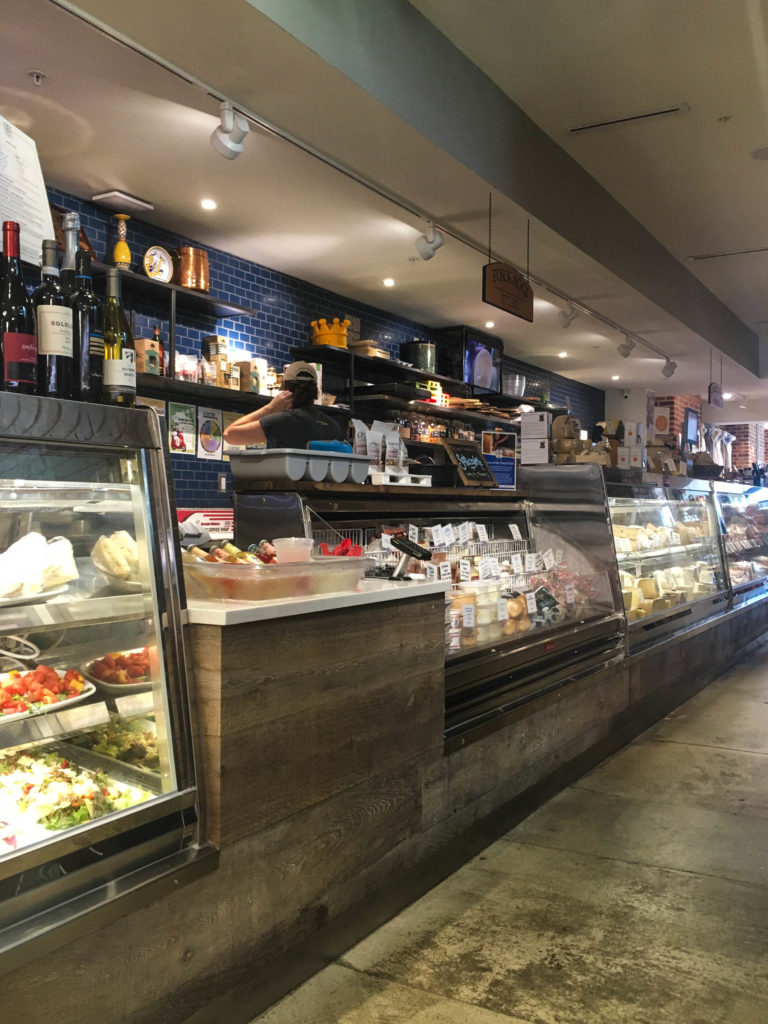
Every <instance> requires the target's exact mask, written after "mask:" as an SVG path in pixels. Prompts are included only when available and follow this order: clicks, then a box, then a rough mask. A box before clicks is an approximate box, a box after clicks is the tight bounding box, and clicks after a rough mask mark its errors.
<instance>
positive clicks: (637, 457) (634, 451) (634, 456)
mask: <svg viewBox="0 0 768 1024" xmlns="http://www.w3.org/2000/svg"><path fill="white" fill-rule="evenodd" d="M629 464H630V466H631V467H632V468H633V469H645V448H640V447H638V446H636V447H633V448H630V449H629Z"/></svg>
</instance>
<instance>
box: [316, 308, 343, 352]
mask: <svg viewBox="0 0 768 1024" xmlns="http://www.w3.org/2000/svg"><path fill="white" fill-rule="evenodd" d="M350 323H351V321H349V320H339V318H338V317H337V316H335V317H334V318H333V321H332V323H330V324H329V323H328V321H327V320H326V319H322V320H312V321H311V324H312V344H313V345H333V346H335V347H336V348H346V347H347V328H348V327H349V325H350Z"/></svg>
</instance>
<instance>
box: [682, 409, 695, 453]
mask: <svg viewBox="0 0 768 1024" xmlns="http://www.w3.org/2000/svg"><path fill="white" fill-rule="evenodd" d="M681 440H682V445H683V448H695V447H696V446H697V445H698V443H699V414H698V413H697V412H696V410H695V409H686V410H685V413H684V415H683V436H682V438H681Z"/></svg>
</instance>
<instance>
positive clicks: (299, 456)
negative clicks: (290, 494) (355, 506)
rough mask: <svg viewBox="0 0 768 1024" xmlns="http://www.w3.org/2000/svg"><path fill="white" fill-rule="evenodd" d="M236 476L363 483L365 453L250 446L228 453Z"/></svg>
mask: <svg viewBox="0 0 768 1024" xmlns="http://www.w3.org/2000/svg"><path fill="white" fill-rule="evenodd" d="M230 465H231V467H232V476H233V477H234V478H235V479H236V480H277V481H281V480H286V481H287V480H290V481H293V482H296V481H297V480H314V481H315V482H316V483H320V482H321V481H322V480H332V481H333V482H334V483H338V484H340V483H343V482H344V481H345V480H348V481H349V482H350V483H356V484H362V483H365V478H366V477H367V476H368V465H369V459H368V456H367V455H354V454H353V453H352V452H324V451H313V450H312V449H309V448H252V449H247V450H246V451H241V452H232V453H231V455H230Z"/></svg>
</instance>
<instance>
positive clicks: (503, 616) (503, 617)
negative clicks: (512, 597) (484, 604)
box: [498, 597, 509, 622]
mask: <svg viewBox="0 0 768 1024" xmlns="http://www.w3.org/2000/svg"><path fill="white" fill-rule="evenodd" d="M498 616H499V622H506V621H507V619H508V618H509V607H508V606H507V599H506V597H502V599H501V600H500V601H499V611H498Z"/></svg>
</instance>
